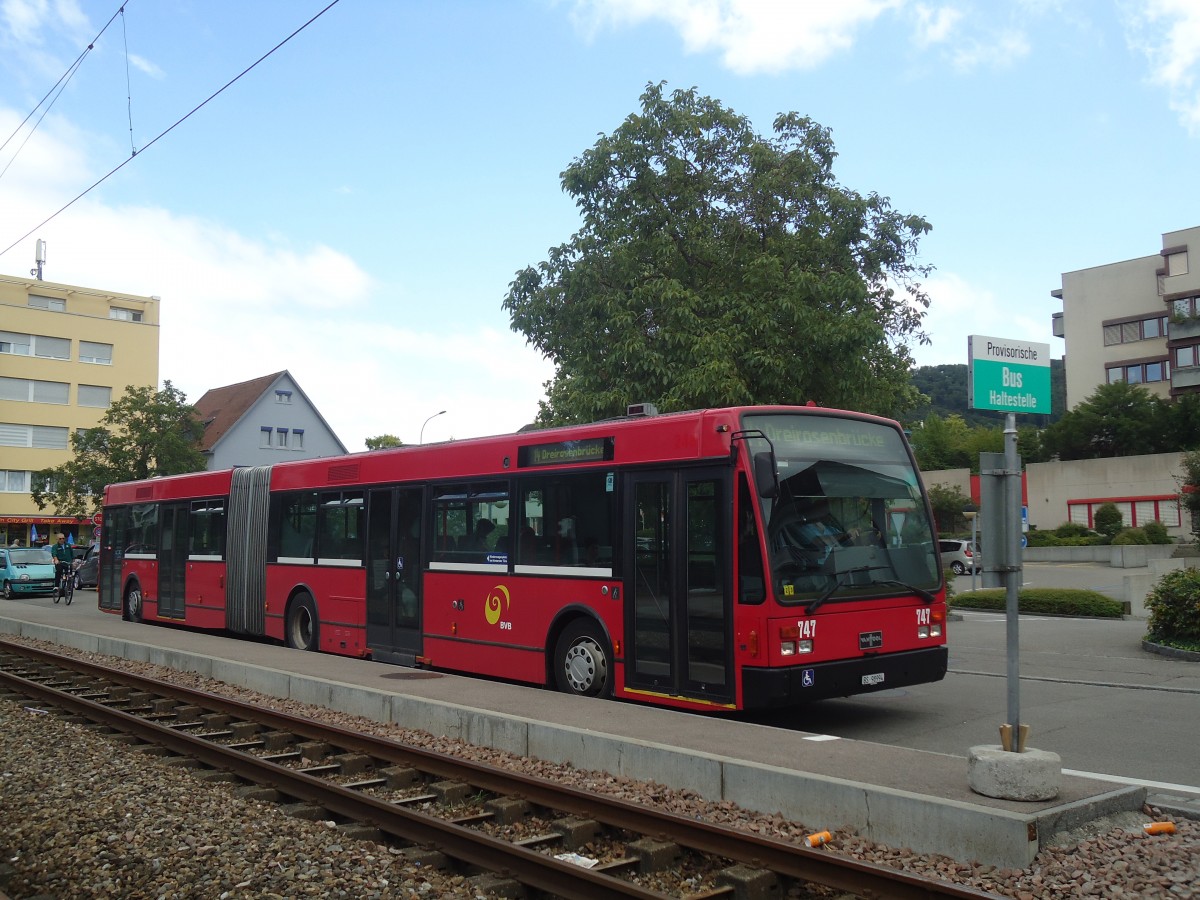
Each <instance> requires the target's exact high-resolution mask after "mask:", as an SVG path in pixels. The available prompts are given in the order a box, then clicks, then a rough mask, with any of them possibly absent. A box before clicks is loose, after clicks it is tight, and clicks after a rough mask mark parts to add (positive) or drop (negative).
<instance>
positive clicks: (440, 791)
mask: <svg viewBox="0 0 1200 900" xmlns="http://www.w3.org/2000/svg"><path fill="white" fill-rule="evenodd" d="M429 790H430V791H431V792H432V793H433V794H434V795H435V796H436V797H437V799H438V803H441V804H442V805H443V806H454V805H455V804H459V803H466V802H467V798H469V797H470V796H471V794H472V793H474V789H473V788H472V787H471V785H469V784H467V783H466V782H464V781H435V782H434V783H433V784H431V785H430V786H429Z"/></svg>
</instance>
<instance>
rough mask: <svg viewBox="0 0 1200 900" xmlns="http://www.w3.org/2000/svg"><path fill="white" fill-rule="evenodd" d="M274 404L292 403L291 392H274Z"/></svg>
mask: <svg viewBox="0 0 1200 900" xmlns="http://www.w3.org/2000/svg"><path fill="white" fill-rule="evenodd" d="M275 402H276V403H291V402H292V392H291V391H276V392H275Z"/></svg>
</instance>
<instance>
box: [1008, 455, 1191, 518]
mask: <svg viewBox="0 0 1200 900" xmlns="http://www.w3.org/2000/svg"><path fill="white" fill-rule="evenodd" d="M1181 460H1182V454H1180V453H1155V454H1151V455H1148V456H1120V457H1112V458H1109V459H1078V460H1070V461H1067V462H1048V463H1030V464H1029V465H1028V466H1026V467H1025V473H1026V479H1027V486H1028V496H1029V525H1030V527H1037V528H1040V529H1042V530H1044V531H1048V530H1051V529H1054V528H1057V527H1058V526H1059V525H1061V524H1062V523H1063V522H1066V521H1067V520H1068V509H1067V505H1068V503H1069V502H1070V501H1080V500H1097V499H1112V500H1116V499H1129V498H1131V497H1161V496H1167V495H1176V494H1178V493H1179V481H1178V479H1179V477H1180V476H1181V475H1182V474H1183V469H1182V466H1181V464H1180V463H1181ZM1181 523H1182V524H1180V525H1179V526H1178V527H1168V529H1167V531H1168V533H1169V534H1170V535H1171V536H1172V537H1174V538H1180V537H1183V536H1184V535H1186V534H1188V533H1189V532H1190V526H1189V522H1188V519H1187V514H1186V511H1185V513H1184V514H1183V516H1182V518H1181ZM1127 524H1128V523H1127ZM1139 524H1141V523H1139ZM1164 524H1165V523H1164Z"/></svg>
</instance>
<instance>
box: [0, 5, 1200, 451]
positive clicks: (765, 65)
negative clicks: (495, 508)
mask: <svg viewBox="0 0 1200 900" xmlns="http://www.w3.org/2000/svg"><path fill="white" fill-rule="evenodd" d="M326 2H327V0H315V2H309V0H249V2H247V0H128V2H127V3H126V5H125V12H124V15H123V16H117V18H116V19H115V20H114V21H113V23H112V24H111V25H110V26H109V27H108V29H107V30H106V31H105V32H104V34H103V35H102V36H101V37H100V38H99V39H98V40H96V42H95V45H94V49H93V50H92V52H91V53H89V54H88V55H87V56H86V57H85V59H84V61H83V63H82V65H81V66H80V68H79V70H78V72H77V73H76V74H75V76H74V77H73V78H72V79H71V81H70V82H69V84H68V85H67V87H66V89H65V90H64V91H63V93H62V95H61V96H60V97H59V98H58V100H57V102H56V103H55V104H54V106H53V108H52V109H51V110H50V112H49V113H48V114H47V115H46V117H45V119H44V120H43V121H42V122H41V124H40V126H39V127H38V128H37V130H36V131H35V132H33V133H32V135H30V132H29V130H28V128H26V129H25V130H22V131H17V128H18V125H19V124H20V122H21V120H22V119H23V118H24V117H25V116H26V114H27V113H28V112H29V110H31V109H32V108H33V107H34V106H35V104H37V102H38V101H39V100H40V99H41V98H42V97H43V95H45V94H46V92H47V91H48V90H50V88H51V86H52V85H53V84H54V83H55V81H57V79H58V78H59V76H60V75H62V74H63V72H64V71H66V69H67V67H68V66H69V65H70V64H71V62H72V61H73V60H74V59H75V58H76V57H77V56H78V55H79V54H80V53H81V52H82V51H83V50H84V48H86V46H87V45H88V43H89V42H90V41H91V40H92V39H93V38H94V37H95V35H96V34H97V32H99V31H100V29H101V28H102V27H103V26H104V24H105V23H106V22H107V21H108V20H109V18H110V17H111V16H113V15H114V13H116V11H117V9H118V8H119V4H118V3H117V2H115V0H113V2H111V3H109V2H98V0H97V2H91V0H88V2H84V0H0V140H3V139H5V138H8V136H9V135H11V134H14V132H16V134H15V137H13V138H12V140H10V141H9V143H8V144H7V145H6V146H5V148H4V149H3V151H0V170H4V169H5V167H6V166H7V170H6V171H4V173H3V175H0V251H3V250H4V248H8V247H10V245H14V244H15V246H13V247H12V249H9V250H7V251H6V252H3V253H0V272H3V273H5V274H9V275H23V274H24V273H25V272H26V271H28V269H29V268H30V267H31V266H32V264H33V259H34V243H35V241H36V240H37V239H38V238H42V239H44V240H45V241H46V242H47V245H48V259H47V265H46V269H45V277H46V278H47V280H52V281H60V282H65V283H68V284H79V285H86V286H92V287H99V288H104V289H110V290H114V291H121V292H127V293H134V294H152V295H157V296H160V297H162V334H161V365H160V377H161V378H163V379H170V380H171V381H172V382H174V384H175V385H176V386H177V387H179V388H181V389H182V390H183V391H184V392H185V393H186V394H187V395H188V397H189V398H190V399H192V400H195V399H198V398H199V396H200V395H201V394H202V393H203V392H204V391H205V390H206V389H207V388H209V387H214V386H218V385H222V384H229V383H233V382H235V381H240V380H244V379H248V378H254V377H257V376H259V375H264V374H267V373H269V372H273V371H277V370H279V369H284V368H286V369H289V370H290V371H291V372H292V374H293V375H294V376H295V377H296V379H297V380H298V381H299V383H300V385H301V386H302V387H303V388H304V389H305V391H306V393H308V395H309V396H310V398H311V399H312V400H313V401H314V402H315V403H316V404H317V406H318V408H319V409H320V410H321V411H322V413H323V414H324V415H325V417H326V419H327V420H328V421H329V422H330V424H331V425H332V426H333V428H334V430H335V431H336V432H337V433H338V435H339V436H340V437H341V438H342V440H343V442H344V443H346V445H347V446H348V447H350V448H351V449H361V448H362V441H363V439H364V438H365V437H367V436H369V435H375V434H380V433H385V432H387V433H393V434H397V435H399V436H400V437H401V438H402V439H403V440H405V441H409V442H415V441H416V440H417V439H418V436H419V434H420V430H421V427H422V424H423V423H424V422H425V421H426V419H427V418H428V417H429V416H430V415H431V414H433V413H436V412H437V411H439V410H442V409H445V410H447V412H446V414H445V415H443V416H439V417H438V418H437V419H435V420H434V421H431V422H429V424H428V426H427V427H426V431H425V439H426V440H427V441H435V440H445V439H447V438H451V437H455V438H463V437H469V436H472V435H478V434H489V433H497V432H502V431H511V430H513V429H516V428H518V427H520V426H521V425H523V424H525V423H526V422H528V421H530V420H532V418H533V416H534V415H535V413H536V407H537V401H538V399H539V398H540V397H542V396H543V389H542V383H543V382H544V381H545V380H547V379H548V378H549V377H550V375H551V371H552V370H551V366H550V364H549V363H548V362H547V361H545V360H543V359H541V358H540V356H539V355H538V354H537V353H536V352H535V351H533V350H531V349H530V348H528V347H526V346H525V343H524V338H523V337H522V336H521V335H518V334H515V333H513V332H512V331H511V330H510V328H509V320H508V317H507V315H506V314H505V313H504V311H503V309H502V308H501V302H502V300H503V298H504V295H505V293H506V290H507V287H508V284H509V282H510V281H511V280H512V277H513V275H514V274H515V273H516V272H517V271H518V270H519V269H521V268H524V267H525V266H526V265H531V264H536V263H537V262H539V261H541V260H542V259H544V258H545V257H546V254H547V250H548V248H550V247H551V246H555V245H557V244H559V243H562V242H565V241H568V240H569V239H570V237H571V235H572V234H573V232H574V231H575V230H576V229H577V227H578V225H579V219H578V215H577V213H576V210H575V208H574V205H573V203H572V202H571V200H570V198H568V197H567V196H566V195H564V194H563V192H562V190H561V187H560V183H559V175H560V173H561V172H562V170H563V169H564V168H565V167H566V166H567V165H568V164H569V163H570V162H571V161H572V160H573V159H574V158H576V157H577V156H578V155H579V154H581V153H582V152H583V151H584V150H586V149H587V148H589V147H590V146H591V145H592V144H593V143H594V141H595V139H596V137H597V135H598V134H600V133H608V132H611V131H612V130H613V129H615V128H616V127H617V126H618V125H619V124H620V123H621V122H622V120H623V119H624V118H625V117H626V116H628V115H629V114H631V113H633V112H635V111H636V110H637V108H638V97H639V95H640V94H641V92H642V90H643V89H644V88H645V86H646V84H647V83H648V82H651V81H655V82H656V81H665V82H667V86H668V88H687V87H693V86H694V87H696V88H698V89H699V90H700V91H701V92H702V93H705V94H708V95H710V96H713V97H715V98H717V99H719V100H721V101H722V102H723V103H724V104H725V105H726V106H728V107H730V108H732V109H734V110H735V111H737V112H738V113H740V114H742V115H745V116H747V117H749V118H750V119H751V120H752V122H753V123H754V125H755V127H756V128H757V129H758V130H759V131H760V132H761V133H764V134H766V133H769V131H770V128H771V122H772V120H773V118H774V117H775V115H776V114H777V113H780V112H785V111H791V110H795V111H798V112H800V113H802V114H804V115H808V116H811V117H812V118H814V119H815V120H816V121H818V122H819V123H821V124H822V125H825V126H827V127H829V128H830V129H831V130H832V134H833V139H834V142H835V144H836V147H837V150H838V153H839V157H838V159H837V161H836V163H835V169H834V171H835V174H836V176H837V177H838V179H839V181H840V182H841V183H842V184H843V185H845V186H847V187H849V188H851V189H853V190H856V191H859V192H861V193H868V192H876V193H879V194H882V195H884V196H887V197H890V198H891V200H892V202H893V204H894V206H895V207H896V208H897V209H899V210H901V211H904V212H908V213H917V214H920V215H922V216H924V217H925V218H926V219H928V220H929V221H930V222H931V224H932V225H933V231H932V232H931V233H930V234H929V235H928V236H927V237H926V238H925V239H924V241H923V242H922V245H921V258H920V261H921V262H923V263H928V264H931V265H933V266H934V267H935V272H934V273H933V275H932V276H931V277H930V279H929V280H928V282H927V288H928V290H929V293H930V296H931V298H932V300H933V305H932V307H931V309H930V311H929V314H928V316H927V319H926V327H927V330H928V332H929V335H930V337H931V339H932V344H931V345H929V346H916V347H914V348H913V351H914V355H915V357H916V359H917V362H918V363H919V364H936V363H944V362H965V361H966V352H967V340H966V337H967V335H968V334H986V335H995V336H1000V337H1010V338H1020V339H1026V340H1034V341H1039V342H1042V343H1048V344H1050V345H1051V349H1052V352H1054V353H1055V354H1056V355H1058V354H1061V353H1062V350H1063V347H1062V341H1061V340H1059V339H1056V338H1053V337H1052V336H1051V334H1050V317H1051V314H1052V313H1053V312H1055V311H1057V310H1058V309H1059V305H1058V303H1057V302H1056V301H1055V300H1053V298H1051V297H1050V291H1051V290H1054V289H1055V288H1057V287H1059V286H1060V281H1061V279H1060V275H1061V273H1062V272H1066V271H1072V270H1075V269H1081V268H1087V267H1090V266H1095V265H1103V264H1106V263H1110V262H1116V261H1118V260H1123V259H1130V258H1134V257H1139V256H1147V255H1151V254H1154V253H1157V251H1158V250H1159V249H1160V247H1161V239H1160V235H1161V234H1162V233H1163V232H1167V231H1173V230H1177V229H1181V228H1187V227H1192V226H1195V225H1197V224H1200V178H1197V160H1198V157H1200V4H1198V3H1196V2H1195V0H1120V2H1107V0H1010V2H999V0H996V2H993V0H978V2H972V0H950V2H935V0H922V2H911V0H837V2H834V0H830V2H801V0H795V2H790V3H789V2H772V0H607V2H604V0H558V2H554V0H510V2H482V0H474V2H458V0H445V2H439V3H415V2H384V0H341V2H339V3H337V4H336V5H334V6H333V7H332V8H331V9H330V10H329V11H328V12H326V13H325V14H324V15H322V16H321V17H320V18H318V19H317V20H316V21H315V22H314V23H313V24H312V25H310V26H309V27H308V28H306V29H305V30H304V31H302V32H301V33H300V34H298V35H297V36H296V37H295V38H294V39H292V40H291V41H290V42H288V43H286V44H285V45H284V46H283V47H281V48H280V49H279V50H277V51H276V52H275V53H273V54H272V55H271V56H269V57H268V58H267V59H266V60H265V61H264V62H262V63H261V64H260V65H258V66H257V67H256V68H255V69H253V70H252V71H251V72H249V73H248V74H246V75H245V76H243V77H242V78H241V79H240V80H238V81H237V82H236V83H235V84H233V85H232V86H231V87H230V88H229V89H228V90H226V91H225V92H224V93H222V94H221V95H220V96H218V97H216V98H215V99H214V100H212V101H211V102H210V103H208V104H207V105H206V106H204V107H203V108H202V109H200V110H199V111H197V112H196V113H195V114H194V115H192V116H191V117H190V118H189V119H188V120H187V121H185V122H183V123H182V124H180V125H179V126H178V127H177V128H175V129H174V130H173V131H171V132H170V133H169V134H167V135H166V136H165V137H163V138H161V140H159V141H157V143H154V144H153V146H150V147H148V148H147V147H146V145H147V144H149V143H150V142H151V141H153V140H154V139H155V138H156V137H157V136H158V135H159V134H160V133H162V132H163V131H164V130H165V129H167V128H168V127H170V126H171V125H172V124H173V123H174V122H176V121H177V120H178V119H180V118H181V117H183V116H184V115H185V114H187V113H188V112H189V111H190V110H192V109H193V108H194V107H196V106H197V105H198V104H200V103H201V102H202V101H204V100H205V98H207V97H208V96H209V95H210V94H212V93H213V92H214V91H216V90H217V89H218V88H220V87H221V86H222V85H224V84H225V83H226V82H228V81H229V80H230V79H232V78H234V77H235V76H237V75H238V73H240V72H242V70H244V69H245V68H246V67H247V66H249V65H251V64H252V63H253V62H254V61H255V60H257V59H258V58H259V57H260V56H262V55H263V54H264V53H266V52H267V51H269V50H270V49H271V48H272V47H274V46H275V45H276V44H277V43H278V42H279V41H281V40H282V39H283V38H285V37H286V36H287V35H288V34H290V33H291V32H293V31H294V30H295V29H296V28H298V27H300V26H301V25H302V24H303V23H304V22H305V21H307V20H308V19H309V18H310V17H311V16H313V15H315V14H316V13H318V12H319V11H320V10H321V9H322V8H323V7H324V6H325V5H326ZM38 115H40V112H39V113H38ZM34 120H36V115H35V118H34ZM31 121H33V120H31ZM131 121H132V125H131ZM131 132H132V134H131ZM131 145H132V146H133V147H136V148H137V149H138V150H139V153H138V155H137V156H136V157H135V158H133V159H132V160H131V161H129V162H128V164H127V165H125V167H124V168H122V169H121V170H120V171H119V172H118V173H117V174H115V175H114V176H113V177H111V178H109V179H108V180H107V181H105V182H104V183H103V184H102V185H101V186H100V187H98V188H97V189H96V190H94V191H92V192H91V193H90V194H88V195H87V196H86V197H85V198H84V199H82V200H80V201H79V202H77V203H75V204H74V205H73V206H71V207H70V208H69V209H67V210H66V211H65V212H63V213H61V214H59V215H58V216H57V217H55V218H54V219H53V220H52V221H50V222H48V223H46V224H44V225H41V226H40V227H38V226H39V224H40V223H42V222H43V220H45V219H47V218H48V217H49V216H51V215H52V214H53V213H54V212H55V211H56V210H58V209H59V208H60V207H61V206H63V204H65V203H67V202H68V201H69V200H71V199H72V198H73V197H75V196H76V195H77V194H79V193H80V192H81V191H83V190H85V189H86V188H87V187H88V186H89V185H91V184H92V183H93V182H95V181H96V180H97V179H99V178H100V177H101V176H102V175H104V174H105V173H106V172H108V171H109V170H111V169H113V168H114V167H116V166H119V165H120V164H121V163H122V162H125V161H126V160H128V159H129V157H130V155H131V152H130V151H131ZM18 148H19V152H17V151H18ZM26 235H28V236H26ZM731 352H736V348H731ZM630 399H631V400H636V399H638V398H630ZM797 399H798V400H804V399H806V398H797Z"/></svg>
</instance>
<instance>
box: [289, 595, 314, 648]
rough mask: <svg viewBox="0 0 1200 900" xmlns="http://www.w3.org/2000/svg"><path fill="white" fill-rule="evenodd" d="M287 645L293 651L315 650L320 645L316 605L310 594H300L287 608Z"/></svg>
mask: <svg viewBox="0 0 1200 900" xmlns="http://www.w3.org/2000/svg"><path fill="white" fill-rule="evenodd" d="M284 633H285V635H286V637H287V645H288V646H289V647H291V648H292V649H293V650H316V649H317V647H318V646H319V644H320V625H319V623H318V621H317V604H315V603H314V602H313V598H312V596H311V595H310V594H300V595H299V596H297V597H296V599H295V600H293V601H292V605H291V607H289V608H288V616H287V629H286V631H285V632H284Z"/></svg>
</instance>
